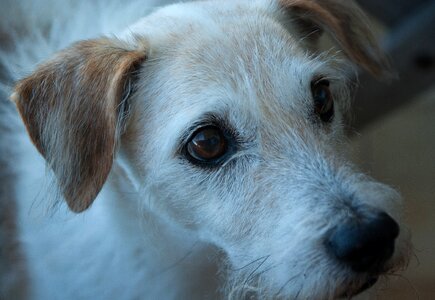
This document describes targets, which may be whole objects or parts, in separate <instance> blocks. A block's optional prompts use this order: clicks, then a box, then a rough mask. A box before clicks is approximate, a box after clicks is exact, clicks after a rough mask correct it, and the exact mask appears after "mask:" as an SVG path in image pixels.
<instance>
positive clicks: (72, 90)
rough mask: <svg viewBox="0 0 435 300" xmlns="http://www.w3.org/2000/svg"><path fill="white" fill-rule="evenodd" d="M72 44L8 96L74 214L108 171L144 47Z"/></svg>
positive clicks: (100, 41) (112, 41)
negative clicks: (15, 106)
mask: <svg viewBox="0 0 435 300" xmlns="http://www.w3.org/2000/svg"><path fill="white" fill-rule="evenodd" d="M137 43H138V44H140V46H136V47H135V48H139V49H129V47H128V46H127V45H125V44H123V43H122V42H120V41H118V40H115V39H108V38H101V39H95V40H87V41H82V42H78V43H76V44H74V45H73V46H71V47H70V48H68V49H66V50H64V51H62V52H60V53H59V54H58V55H56V57H55V58H54V59H52V60H50V61H48V62H47V63H45V64H43V65H41V66H39V68H38V69H37V70H36V71H35V72H34V73H33V74H31V75H30V76H28V77H27V78H25V79H23V80H21V81H20V82H19V83H18V84H17V85H16V87H15V93H14V94H13V95H12V96H11V98H12V100H13V101H14V102H15V103H16V105H17V107H18V110H19V112H20V114H21V117H22V119H23V121H24V124H25V125H26V128H27V131H28V133H29V135H30V138H31V140H32V141H33V143H34V144H35V146H36V148H37V149H38V150H39V152H40V153H41V154H42V155H43V156H44V157H45V159H46V160H47V163H48V165H49V166H50V167H51V168H52V169H53V171H54V174H55V176H56V178H57V181H58V184H59V186H60V188H61V191H62V192H63V195H64V197H65V200H66V201H67V203H68V206H69V207H70V209H71V210H72V211H74V212H81V211H83V210H85V209H86V208H88V207H89V206H90V205H91V204H92V202H93V200H94V199H95V197H96V196H97V194H98V193H99V191H100V190H101V188H102V186H103V184H104V182H105V181H106V179H107V176H108V174H109V172H110V169H111V167H112V162H113V159H114V155H115V149H116V144H117V141H118V138H119V135H120V134H121V132H120V131H121V130H120V128H121V127H122V126H123V124H122V123H123V121H122V119H123V117H124V116H123V115H122V114H124V109H125V105H126V104H125V101H126V98H127V97H128V95H129V93H130V90H131V86H132V84H133V83H132V80H133V75H134V73H135V72H137V71H138V69H139V68H140V66H141V64H142V62H143V61H144V60H145V59H146V47H145V45H144V44H145V43H144V42H141V41H138V42H137Z"/></svg>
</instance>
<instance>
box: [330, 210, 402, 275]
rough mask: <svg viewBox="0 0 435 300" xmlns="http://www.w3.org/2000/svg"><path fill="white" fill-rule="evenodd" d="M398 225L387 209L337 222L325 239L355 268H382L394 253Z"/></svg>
mask: <svg viewBox="0 0 435 300" xmlns="http://www.w3.org/2000/svg"><path fill="white" fill-rule="evenodd" d="M398 235H399V226H398V225H397V223H396V222H395V221H394V220H393V219H392V218H391V217H390V216H389V215H387V214H386V213H380V214H378V215H377V216H376V217H375V218H371V219H370V220H366V221H359V222H354V223H348V224H343V225H340V226H338V227H337V228H336V229H335V230H334V231H333V232H332V234H331V235H330V237H329V238H328V239H327V240H326V246H327V248H328V249H329V250H330V251H331V252H332V253H333V255H334V256H335V257H336V258H337V259H338V260H340V261H341V262H343V263H346V264H347V265H349V266H350V267H351V268H352V269H353V270H354V271H356V272H369V271H376V270H380V269H381V268H382V266H383V265H384V264H385V262H386V261H387V260H388V259H389V258H390V257H391V256H392V255H393V252H394V241H395V239H396V238H397V236H398Z"/></svg>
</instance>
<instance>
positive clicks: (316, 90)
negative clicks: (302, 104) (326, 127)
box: [311, 80, 334, 123]
mask: <svg viewBox="0 0 435 300" xmlns="http://www.w3.org/2000/svg"><path fill="white" fill-rule="evenodd" d="M311 90H312V94H313V100H314V112H315V113H316V115H318V116H319V117H320V120H322V121H323V122H325V123H327V122H331V121H332V117H333V116H334V100H333V99H332V93H331V91H330V89H329V81H327V80H319V81H316V82H313V83H312V84H311Z"/></svg>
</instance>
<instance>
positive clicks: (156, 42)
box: [0, 0, 409, 299]
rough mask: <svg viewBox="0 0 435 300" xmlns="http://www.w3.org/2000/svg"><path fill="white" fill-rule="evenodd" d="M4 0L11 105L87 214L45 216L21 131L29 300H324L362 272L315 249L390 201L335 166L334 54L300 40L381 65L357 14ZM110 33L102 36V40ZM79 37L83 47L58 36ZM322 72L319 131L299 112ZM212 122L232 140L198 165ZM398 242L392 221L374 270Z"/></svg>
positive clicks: (340, 135) (394, 207)
mask: <svg viewBox="0 0 435 300" xmlns="http://www.w3.org/2000/svg"><path fill="white" fill-rule="evenodd" d="M89 2H91V1H89ZM6 3H7V6H8V7H9V11H12V12H13V14H12V16H13V17H12V18H13V19H17V18H16V16H17V15H18V16H20V17H21V18H22V20H23V22H22V23H21V22H17V23H14V24H12V25H11V24H9V23H7V24H8V25H7V26H6V25H5V24H2V25H3V26H2V30H3V31H4V33H2V35H5V36H6V38H7V41H8V46H7V47H4V48H3V49H2V51H1V53H0V61H1V62H2V65H3V67H4V69H5V71H6V72H7V73H8V74H10V76H12V77H13V79H14V80H18V79H21V78H24V79H22V80H21V81H20V82H19V83H18V84H17V85H16V86H15V94H14V96H13V97H12V98H13V99H14V101H16V103H17V105H18V108H19V110H20V112H21V115H22V117H23V121H24V123H25V124H26V126H27V128H28V131H29V134H30V136H31V138H32V140H33V142H34V143H35V145H36V147H37V148H38V149H39V150H40V152H41V153H42V154H43V156H44V157H45V158H46V159H47V161H48V163H49V167H50V169H52V170H53V171H54V172H53V173H54V177H55V178H56V179H55V180H56V181H57V182H58V183H60V192H61V193H62V194H63V195H64V197H65V198H66V200H67V202H68V204H69V207H70V208H72V209H73V210H74V211H77V212H79V211H83V210H85V211H84V212H82V213H81V214H80V215H75V214H73V213H71V212H69V211H68V209H67V207H66V206H65V205H64V204H63V203H62V204H60V207H59V208H58V209H57V210H56V211H55V212H50V214H52V216H50V217H48V216H46V215H45V214H46V210H45V207H46V205H47V203H48V201H47V199H46V198H47V196H46V195H48V194H50V192H49V191H48V192H47V191H42V192H41V188H40V184H41V182H42V180H43V177H44V174H43V172H42V171H41V170H42V169H43V162H42V158H41V157H40V156H39V155H38V153H37V152H36V151H35V150H33V149H32V147H31V145H30V142H29V140H28V139H24V138H22V145H20V146H17V149H16V151H17V153H19V155H20V156H21V157H22V159H21V160H20V163H19V164H18V165H17V166H15V167H16V169H17V172H18V174H19V175H20V176H18V179H17V184H16V195H17V198H18V199H19V202H18V206H19V207H18V208H19V209H18V215H19V220H20V221H19V229H20V231H21V242H22V247H23V249H24V252H25V255H26V259H27V261H28V271H29V278H31V286H30V291H31V292H30V294H31V296H32V297H31V298H34V299H109V298H110V299H144V298H145V299H204V298H222V297H229V298H233V299H240V298H242V297H248V296H255V297H258V298H263V299H268V298H290V299H293V298H299V299H307V298H310V299H332V298H335V297H338V296H339V295H350V294H352V293H354V292H355V291H357V290H358V289H359V288H360V287H361V286H362V285H363V284H364V283H365V282H366V281H367V280H368V279H369V277H370V276H373V274H365V273H362V274H361V273H355V272H353V271H352V270H350V269H349V268H347V267H346V266H343V265H341V264H339V263H338V262H336V260H334V259H333V258H332V257H331V255H330V254H329V253H327V251H326V250H325V247H324V245H323V241H324V239H325V236H326V235H327V234H328V233H329V232H330V231H331V230H332V229H333V228H334V227H335V226H337V225H338V224H340V223H342V222H345V221H346V220H348V219H349V218H352V217H354V215H356V214H361V215H364V216H370V215H371V214H374V213H375V212H376V211H385V212H387V213H388V214H389V215H391V216H392V217H393V218H394V219H395V220H396V221H398V222H399V221H400V220H401V210H400V202H401V200H400V196H399V195H398V194H397V193H396V192H395V191H394V190H393V189H391V188H389V187H387V186H385V185H383V184H381V183H378V182H376V181H374V180H373V179H371V178H369V177H367V176H365V175H363V174H361V173H360V172H359V171H358V170H357V169H356V168H355V167H354V166H353V165H352V164H351V163H350V162H349V159H348V157H347V145H346V141H345V137H344V132H343V131H344V130H343V118H344V114H345V112H346V110H347V107H348V105H349V102H350V96H349V87H348V81H347V80H346V78H347V75H346V71H345V69H346V68H345V65H344V64H343V62H344V61H339V60H336V59H334V58H331V56H329V55H328V54H327V53H326V54H325V53H322V52H319V51H317V50H313V49H315V48H316V47H315V45H314V44H313V42H314V41H313V40H312V39H311V38H308V37H307V34H308V35H310V34H311V32H310V31H307V28H308V29H309V30H317V29H321V30H324V31H330V32H331V33H332V35H333V36H334V38H335V40H336V41H337V42H338V43H339V44H341V46H342V49H343V52H344V54H345V55H346V56H348V57H349V58H350V60H352V61H353V62H354V63H355V64H357V65H359V66H360V67H362V68H365V69H367V70H369V71H371V72H372V73H374V74H375V75H380V74H381V73H382V71H381V70H383V69H384V68H386V63H385V61H384V58H383V57H382V56H381V55H380V53H378V52H377V51H378V50H377V47H376V45H375V44H374V42H373V39H372V38H371V35H370V33H369V32H368V31H367V28H366V27H365V26H364V24H363V23H364V22H363V20H360V16H361V13H360V11H355V9H356V8H355V7H354V6H352V5H350V6H349V5H348V4H345V3H346V1H337V0H328V1H325V3H324V5H322V1H315V0H306V1H275V0H255V1H247V0H246V1H245V0H240V1H229V0H228V1H201V2H194V3H183V4H176V5H173V6H168V7H166V8H163V9H162V10H158V11H156V12H155V13H153V14H151V15H150V16H148V17H146V18H143V19H140V18H139V17H141V16H144V15H145V10H146V9H144V3H143V1H132V2H130V3H128V4H125V3H122V4H119V3H117V2H116V1H115V0H112V1H92V3H88V1H83V2H82V1H80V2H76V1H71V2H62V4H55V3H58V2H55V3H50V2H48V1H34V2H23V3H20V4H15V3H13V2H12V1H10V2H6ZM14 5H15V6H14ZM57 5H60V6H59V7H58V6H57ZM151 5H153V3H152V2H149V5H148V7H150V6H151ZM328 5H329V8H328ZM28 7H32V9H33V10H28ZM331 7H332V8H331ZM337 7H338V8H337ZM41 8H43V9H41ZM44 8H49V9H48V11H49V10H50V9H51V10H52V11H53V12H54V13H53V14H48V13H49V12H48V11H46V10H45V9H44ZM35 10H36V11H39V12H41V13H42V14H43V16H45V17H44V18H42V19H40V18H39V17H40V15H38V14H35V15H33V14H30V13H29V12H30V11H32V12H33V11H35ZM325 11H326V12H325ZM346 12H348V14H347V13H346ZM3 14H4V10H3ZM46 14H48V15H46ZM28 16H29V17H28ZM338 18H340V20H339V19H338ZM354 18H355V19H354ZM5 20H11V17H10V16H9V15H8V14H6V15H3V16H2V18H1V21H2V22H9V21H5ZM47 20H50V21H49V22H47ZM20 21H21V19H20ZM127 25H129V27H127V29H122V27H123V26H127ZM344 26H351V27H349V28H352V29H355V28H356V30H346V29H344V28H343V27H344ZM7 28H9V30H5V29H7ZM349 28H347V29H349ZM89 29H90V30H89ZM108 33H111V34H113V35H115V36H116V41H115V40H114V39H115V38H114V36H109V37H107V38H103V40H101V37H100V35H101V34H108ZM84 38H92V40H91V41H87V42H79V43H78V44H75V46H68V44H70V43H71V42H75V41H77V40H82V39H84ZM101 41H103V42H101ZM114 41H115V42H114ZM113 43H115V44H116V46H113ZM108 44H109V45H111V46H109V47H107V45H108ZM84 45H85V46H86V45H88V46H89V45H91V48H92V49H94V48H93V47H95V50H92V51H90V52H89V51H87V50H83V49H84V48H82V47H83V46H84ZM355 45H358V47H356V48H355ZM65 47H68V48H67V50H65V51H62V52H60V54H58V55H57V56H56V58H55V59H54V60H50V61H49V62H48V63H44V64H42V65H40V66H39V67H37V68H35V66H36V65H37V64H38V63H40V60H41V59H44V60H45V59H48V58H49V57H50V56H51V55H53V53H54V52H56V51H58V50H60V49H62V48H65ZM101 47H103V48H101ZM85 48H86V47H85ZM86 49H88V48H86ZM101 49H105V50H104V51H101ZM94 53H98V55H93V54H94ZM114 53H115V54H114ZM132 53H143V54H144V55H143V56H142V55H139V56H134V55H133V56H131V54H132ZM112 55H116V59H113V60H111V59H109V60H107V58H108V57H113V56H112ZM73 58H74V59H77V58H80V59H79V60H78V62H77V61H74V60H73ZM136 58H138V59H136ZM124 59H125V60H124ZM107 61H110V63H109V64H105V62H107ZM123 61H127V62H128V63H127V66H130V65H131V66H134V68H133V69H132V68H130V67H124V64H123V63H122V62H123ZM72 62H74V63H72ZM118 62H119V64H118ZM102 65H104V68H101V66H102ZM83 66H85V67H83ZM65 70H67V72H65ZM89 70H91V72H90V73H89V72H88V71H89ZM95 70H96V71H95ZM30 71H31V72H33V73H32V74H31V75H28V72H30ZM47 74H55V75H53V76H51V75H50V76H47ZM88 74H92V76H88ZM72 75H74V76H72ZM115 75H116V76H115ZM319 76H321V77H323V78H327V79H329V81H330V82H331V89H332V93H333V94H334V100H335V107H336V108H335V116H334V120H333V122H332V123H331V124H328V125H325V124H322V123H321V122H320V121H319V120H318V119H316V116H315V115H313V113H312V112H313V103H312V95H311V90H310V84H311V81H312V80H313V78H317V77H319ZM102 78H104V80H103V81H101V80H102ZM106 79H107V80H106ZM101 82H103V84H102V83H101ZM2 89H3V90H4V91H6V92H8V93H9V94H11V93H12V88H11V87H10V86H8V85H5V84H3V85H2ZM120 89H122V92H120ZM111 91H115V92H111ZM123 105H126V107H123ZM29 111H30V114H29V113H26V112H29ZM89 112H92V113H89ZM35 118H36V119H35ZM210 119H212V121H214V122H219V123H220V124H224V125H225V126H226V127H228V129H229V130H230V131H231V132H232V133H233V134H235V135H236V137H237V142H238V149H237V152H236V154H235V155H233V156H232V157H230V158H229V159H228V160H227V161H226V162H225V163H224V164H223V165H222V166H220V167H219V168H214V169H204V168H200V167H198V166H195V165H192V164H191V163H190V162H189V161H188V160H186V159H185V158H184V157H183V153H182V148H183V144H184V143H185V142H186V140H187V139H188V138H189V136H190V135H191V134H192V131H194V129H195V128H197V127H198V126H199V125H200V124H203V123H204V122H206V123H207V122H210V121H211V120H210ZM35 120H36V121H35ZM101 120H103V122H101ZM93 124H94V125H95V124H99V126H98V127H97V126H95V127H93ZM63 126H66V127H63ZM22 132H23V129H22V128H21V129H17V133H16V134H17V135H18V134H22ZM89 132H90V133H89ZM108 132H109V133H110V134H109V138H108V136H107V133H108ZM84 133H85V134H84ZM88 133H89V134H88ZM100 133H101V134H100ZM100 143H101V144H100ZM59 145H60V146H59ZM77 145H78V146H77ZM95 145H97V146H98V147H97V148H98V149H97V150H96V149H94V148H92V147H94V146H95ZM89 149H93V150H92V151H90V150H89ZM68 151H71V152H68ZM106 151H109V154H107V152H106ZM84 163H85V166H86V167H89V166H92V170H93V171H95V170H96V172H97V173H92V172H91V173H86V172H87V171H83V169H81V168H82V167H83V164H84ZM107 166H108V167H107ZM101 170H104V172H102V171H101ZM109 170H110V173H109V174H108V178H107V181H105V179H106V176H105V175H107V174H105V175H104V176H100V175H101V172H102V173H105V172H108V171H109ZM89 174H90V175H89ZM104 181H105V184H104V187H103V189H102V190H101V192H100V193H99V195H98V197H97V199H94V195H95V194H96V193H98V191H99V190H100V188H101V186H102V184H103V183H104ZM83 182H84V184H82V183H83ZM46 193H47V194H46ZM83 195H85V196H83ZM91 203H93V204H92V206H91V207H90V208H88V206H89V205H90V204H91ZM86 208H88V209H86ZM408 246H409V241H408V236H407V234H406V230H403V228H402V230H401V234H400V236H399V238H398V240H397V241H396V249H395V253H394V256H393V258H392V259H391V260H390V261H389V262H388V264H387V265H386V266H385V270H384V273H386V272H391V271H392V270H395V269H397V268H401V267H403V266H404V265H405V263H406V260H407V258H408Z"/></svg>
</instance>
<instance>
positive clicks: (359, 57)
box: [279, 0, 390, 77]
mask: <svg viewBox="0 0 435 300" xmlns="http://www.w3.org/2000/svg"><path fill="white" fill-rule="evenodd" d="M279 3H280V5H281V7H283V8H284V9H286V10H288V11H289V12H290V13H291V14H296V15H297V16H298V17H300V18H301V19H302V20H304V21H308V22H311V23H313V24H316V25H317V26H319V27H320V28H322V29H323V30H325V31H327V32H328V33H329V34H331V36H332V37H333V38H334V39H335V41H336V42H337V43H338V44H339V45H340V46H341V48H342V49H343V51H344V52H345V54H346V55H347V56H348V57H349V58H350V59H351V60H352V61H353V62H355V63H356V64H357V65H359V66H360V67H362V68H364V69H365V70H367V71H368V72H370V73H371V74H372V75H374V76H377V77H383V76H387V75H389V69H390V66H389V63H388V60H387V59H386V57H385V56H384V54H383V53H382V51H381V50H380V48H379V46H378V44H377V42H376V39H375V38H374V36H373V35H372V33H371V31H370V29H369V27H368V25H367V23H366V20H367V17H366V16H365V15H364V13H363V12H362V11H361V10H360V9H359V8H358V7H357V5H356V4H355V3H354V1H349V0H279Z"/></svg>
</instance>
